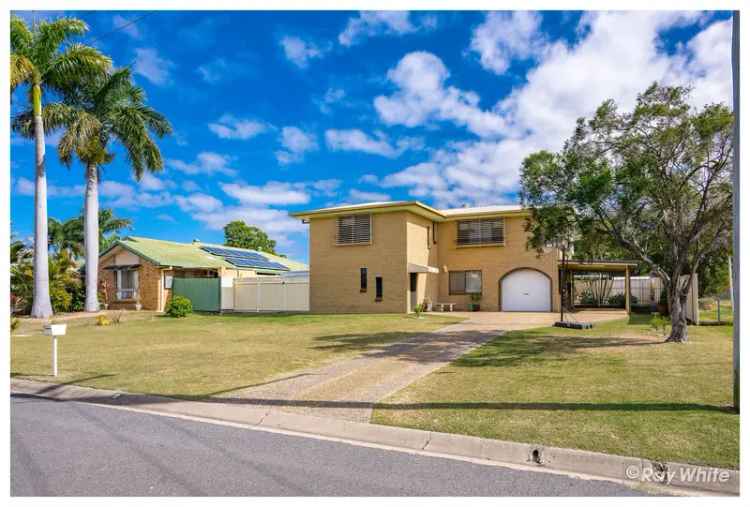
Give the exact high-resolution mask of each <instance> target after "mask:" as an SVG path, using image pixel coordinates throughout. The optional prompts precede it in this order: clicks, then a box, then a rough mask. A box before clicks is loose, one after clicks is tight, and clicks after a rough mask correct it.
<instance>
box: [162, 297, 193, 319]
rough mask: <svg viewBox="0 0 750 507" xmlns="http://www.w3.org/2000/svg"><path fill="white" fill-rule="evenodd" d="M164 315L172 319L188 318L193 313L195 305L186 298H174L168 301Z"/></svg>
mask: <svg viewBox="0 0 750 507" xmlns="http://www.w3.org/2000/svg"><path fill="white" fill-rule="evenodd" d="M164 313H165V314H166V315H169V316H170V317H186V316H187V315H188V314H189V313H193V303H191V302H190V300H189V299H188V298H186V297H184V296H172V297H171V298H169V301H167V306H166V308H164Z"/></svg>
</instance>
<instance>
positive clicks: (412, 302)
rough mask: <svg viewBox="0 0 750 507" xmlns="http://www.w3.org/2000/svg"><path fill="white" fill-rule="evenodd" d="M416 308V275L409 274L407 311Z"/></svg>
mask: <svg viewBox="0 0 750 507" xmlns="http://www.w3.org/2000/svg"><path fill="white" fill-rule="evenodd" d="M416 307H417V273H409V311H412V312H413V311H414V308H416Z"/></svg>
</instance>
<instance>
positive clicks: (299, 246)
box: [11, 11, 731, 261]
mask: <svg viewBox="0 0 750 507" xmlns="http://www.w3.org/2000/svg"><path fill="white" fill-rule="evenodd" d="M60 14H61V13H46V14H45V13H41V14H40V13H37V17H52V18H54V17H57V16H59V15H60ZM66 14H68V15H75V16H77V17H79V18H81V19H83V20H85V21H86V22H87V23H88V24H89V26H90V28H91V30H90V32H89V34H88V35H87V36H86V37H83V42H86V43H89V44H92V45H95V46H97V47H98V48H100V49H101V50H102V51H104V52H105V53H107V54H109V55H110V56H111V57H112V58H113V61H114V63H115V65H116V66H124V65H131V66H132V68H133V72H134V74H135V80H136V81H137V83H138V84H139V85H140V86H142V87H143V88H144V89H145V90H146V92H147V96H148V100H149V103H150V104H151V105H152V106H153V107H155V108H156V109H157V110H159V111H161V112H162V113H163V114H165V115H166V116H167V118H168V119H169V120H170V121H171V122H172V125H173V127H174V129H175V134H174V135H173V136H171V137H169V138H165V139H163V140H161V141H160V142H159V146H160V148H161V150H162V154H163V156H164V158H165V161H166V164H165V170H164V171H163V172H162V173H160V174H157V175H154V176H150V175H149V176H147V177H146V178H144V179H143V180H142V181H141V182H136V181H134V180H133V178H132V177H131V172H130V168H129V167H128V165H127V161H126V158H125V157H124V156H123V154H122V152H121V151H119V150H118V149H117V147H116V146H114V147H113V148H114V150H115V152H116V153H117V155H116V157H115V159H114V161H113V162H112V163H111V164H109V165H107V166H106V167H104V168H103V173H102V174H103V178H102V184H101V201H102V203H101V204H102V206H103V207H112V208H114V209H115V212H116V214H117V215H119V216H126V217H130V218H132V219H133V222H134V225H133V229H132V231H130V233H131V234H135V235H142V236H151V237H157V238H162V239H170V240H175V241H189V240H191V239H193V238H200V239H201V240H203V241H206V242H209V241H210V242H221V241H222V239H223V232H222V230H221V228H222V227H223V225H224V224H226V223H227V222H228V221H230V220H235V219H240V220H245V221H246V222H247V223H250V224H254V225H258V226H259V227H261V228H263V229H264V230H266V231H267V232H268V233H269V234H270V235H271V236H272V237H273V238H274V239H276V240H277V241H278V243H279V247H278V250H279V251H281V252H284V253H287V254H288V255H289V256H290V257H293V258H297V259H300V260H303V261H304V260H307V229H306V226H304V225H302V224H301V223H299V221H296V220H294V219H291V218H290V217H288V213H289V212H290V211H295V210H300V209H309V208H316V207H322V206H328V205H335V204H342V203H354V202H364V201H373V200H387V199H418V200H421V201H423V202H426V203H428V204H431V205H434V206H437V207H458V206H461V205H463V204H467V205H476V204H493V203H494V204H500V203H509V202H515V201H516V196H517V192H518V171H519V167H520V163H521V161H522V160H523V158H524V157H525V156H526V155H528V154H529V153H531V152H533V151H535V150H539V149H550V150H558V149H559V148H560V147H561V145H562V142H563V141H564V139H565V138H566V137H568V136H569V135H570V134H571V132H572V128H573V126H574V123H575V120H576V118H577V117H579V116H582V115H589V114H591V113H592V112H593V110H594V109H595V108H596V106H597V105H599V104H600V103H601V102H602V101H603V100H605V99H607V98H613V99H615V100H616V101H617V102H618V103H619V104H620V105H621V106H622V107H630V106H632V104H633V102H634V100H635V97H636V95H637V93H639V92H641V91H643V90H644V89H645V88H646V87H647V86H648V85H649V84H650V83H652V82H654V81H658V82H661V83H667V84H684V85H690V86H692V87H693V88H694V93H693V98H692V100H693V103H694V105H695V106H696V107H700V106H702V105H703V104H705V103H707V102H725V103H730V101H731V73H730V71H731V69H730V38H731V20H730V15H729V13H725V12H633V13H628V12H618V13H581V12H545V13H543V14H542V13H534V12H515V13H511V12H494V13H482V12H412V13H408V12H377V13H374V12H363V13H359V12H151V13H143V12H132V11H129V12H114V11H107V12H90V11H89V12H69V13H66ZM23 16H24V17H27V18H30V15H28V14H25V13H24V14H23ZM24 100H25V95H24V92H23V90H19V91H17V92H16V96H15V97H14V103H13V105H12V108H11V110H12V111H18V110H19V109H21V108H22V107H23V106H24ZM56 138H57V135H56V134H55V133H52V134H51V135H49V140H48V146H47V170H48V180H49V188H50V198H49V214H50V216H52V217H55V218H58V219H66V218H69V217H72V216H75V215H77V214H78V213H80V210H81V208H82V194H81V191H82V185H83V170H82V167H81V166H80V165H78V164H75V165H73V166H72V167H71V168H70V169H67V168H66V167H64V166H63V165H61V164H60V163H59V161H58V160H57V157H56V153H55V141H56ZM33 151H34V150H33V145H32V144H31V143H30V142H28V141H24V140H22V139H19V138H17V137H15V136H12V138H11V174H12V185H13V188H12V195H11V219H12V231H13V232H14V233H15V234H16V235H17V236H19V237H21V238H27V237H29V236H31V232H32V226H33V187H32V182H33V156H34V153H33Z"/></svg>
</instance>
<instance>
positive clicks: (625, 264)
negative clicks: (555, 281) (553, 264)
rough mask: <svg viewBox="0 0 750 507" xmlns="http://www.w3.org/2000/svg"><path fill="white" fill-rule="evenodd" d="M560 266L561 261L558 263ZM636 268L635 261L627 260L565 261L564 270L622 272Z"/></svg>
mask: <svg viewBox="0 0 750 507" xmlns="http://www.w3.org/2000/svg"><path fill="white" fill-rule="evenodd" d="M560 264H561V265H562V261H560ZM636 266H638V263H637V262H636V261H627V260H576V259H573V260H566V261H565V269H567V270H570V271H610V272H612V271H622V272H623V273H624V272H625V271H626V270H628V268H634V267H636Z"/></svg>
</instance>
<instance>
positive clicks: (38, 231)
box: [31, 84, 52, 319]
mask: <svg viewBox="0 0 750 507" xmlns="http://www.w3.org/2000/svg"><path fill="white" fill-rule="evenodd" d="M32 102H33V104H32V106H33V109H34V141H35V145H36V182H35V189H34V301H33V302H32V305H31V316H32V317H35V318H45V319H46V318H48V317H51V316H52V302H51V301H50V297H49V259H48V248H49V246H48V241H49V239H48V238H47V175H46V173H45V171H44V122H43V121H42V89H41V87H40V86H39V85H38V84H35V85H33V87H32Z"/></svg>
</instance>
